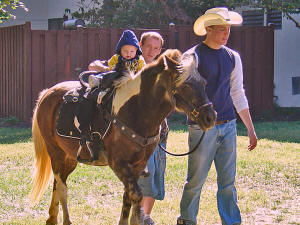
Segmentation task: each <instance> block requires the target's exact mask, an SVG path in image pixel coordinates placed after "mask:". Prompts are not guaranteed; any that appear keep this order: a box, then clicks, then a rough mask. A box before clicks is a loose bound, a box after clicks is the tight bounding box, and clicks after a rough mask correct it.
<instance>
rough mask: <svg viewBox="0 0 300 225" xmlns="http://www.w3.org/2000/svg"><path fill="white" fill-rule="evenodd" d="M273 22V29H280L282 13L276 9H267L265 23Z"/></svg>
mask: <svg viewBox="0 0 300 225" xmlns="http://www.w3.org/2000/svg"><path fill="white" fill-rule="evenodd" d="M270 23H272V24H274V28H275V29H281V26H282V13H281V11H278V10H269V11H268V13H267V25H269V24H270Z"/></svg>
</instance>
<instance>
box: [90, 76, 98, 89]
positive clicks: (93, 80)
mask: <svg viewBox="0 0 300 225" xmlns="http://www.w3.org/2000/svg"><path fill="white" fill-rule="evenodd" d="M99 84H100V80H99V78H98V77H96V76H94V75H90V76H89V85H90V88H94V87H97V86H98V85H99Z"/></svg>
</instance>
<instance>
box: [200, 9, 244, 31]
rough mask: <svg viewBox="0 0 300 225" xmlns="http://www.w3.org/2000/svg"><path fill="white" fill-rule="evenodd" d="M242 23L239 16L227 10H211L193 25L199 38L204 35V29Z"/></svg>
mask: <svg viewBox="0 0 300 225" xmlns="http://www.w3.org/2000/svg"><path fill="white" fill-rule="evenodd" d="M242 22H243V18H242V16H241V15H240V14H238V13H237V12H234V11H228V9H227V8H225V7H222V8H212V9H209V10H207V11H206V12H205V13H204V15H202V16H200V17H199V18H198V19H197V20H196V21H195V23H194V32H195V34H197V35H199V36H203V35H205V34H206V29H205V28H206V27H208V26H212V25H238V24H241V23H242Z"/></svg>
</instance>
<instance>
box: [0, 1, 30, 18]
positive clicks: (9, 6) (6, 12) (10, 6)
mask: <svg viewBox="0 0 300 225" xmlns="http://www.w3.org/2000/svg"><path fill="white" fill-rule="evenodd" d="M17 7H21V8H23V9H24V10H25V11H28V9H27V8H26V6H25V5H24V3H23V2H21V1H20V0H1V1H0V23H2V22H3V21H6V20H8V19H10V18H16V17H15V16H14V15H13V14H12V13H11V11H12V10H15V9H16V8H17Z"/></svg>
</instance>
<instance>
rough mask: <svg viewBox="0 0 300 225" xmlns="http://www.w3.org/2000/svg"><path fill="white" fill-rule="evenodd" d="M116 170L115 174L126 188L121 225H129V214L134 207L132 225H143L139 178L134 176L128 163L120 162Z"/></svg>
mask: <svg viewBox="0 0 300 225" xmlns="http://www.w3.org/2000/svg"><path fill="white" fill-rule="evenodd" d="M115 165H118V166H117V167H116V168H115V173H116V175H117V176H118V177H119V179H120V180H121V181H122V183H123V184H124V186H125V191H124V195H123V206H122V212H121V217H120V221H119V225H128V217H129V212H130V209H131V206H132V215H131V219H130V225H143V224H144V220H143V218H141V211H140V204H141V201H142V197H143V196H142V192H141V189H140V188H139V186H138V184H137V176H136V175H135V174H133V172H132V170H131V169H130V166H129V165H128V164H127V163H123V162H121V163H120V162H119V163H116V164H115Z"/></svg>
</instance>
